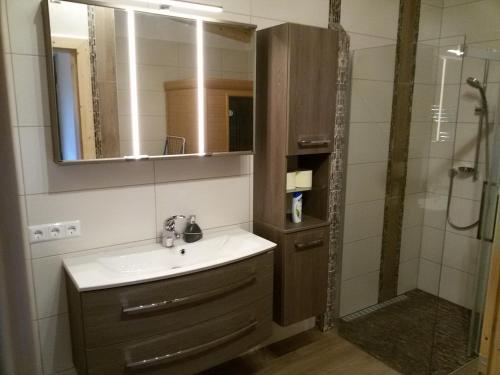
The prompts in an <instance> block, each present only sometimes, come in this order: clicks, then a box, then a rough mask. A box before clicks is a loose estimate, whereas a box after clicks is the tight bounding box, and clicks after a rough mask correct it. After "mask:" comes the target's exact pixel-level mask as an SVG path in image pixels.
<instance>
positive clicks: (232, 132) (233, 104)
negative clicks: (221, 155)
mask: <svg viewBox="0 0 500 375" xmlns="http://www.w3.org/2000/svg"><path fill="white" fill-rule="evenodd" d="M228 104H229V111H228V117H229V151H247V150H251V149H252V148H253V98H252V97H248V96H229V97H228Z"/></svg>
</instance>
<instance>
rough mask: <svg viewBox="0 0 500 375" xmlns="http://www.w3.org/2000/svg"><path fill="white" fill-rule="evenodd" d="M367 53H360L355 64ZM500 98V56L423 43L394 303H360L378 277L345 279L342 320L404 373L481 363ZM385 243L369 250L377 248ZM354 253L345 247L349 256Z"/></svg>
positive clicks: (456, 42)
mask: <svg viewBox="0 0 500 375" xmlns="http://www.w3.org/2000/svg"><path fill="white" fill-rule="evenodd" d="M379 48H380V49H385V50H387V49H388V48H393V46H384V47H379ZM366 53H367V51H364V50H361V51H355V52H354V56H353V59H352V60H353V61H354V64H359V61H360V60H361V61H362V60H363V54H366ZM370 55H371V56H378V55H380V56H382V55H383V53H382V51H380V53H377V52H376V51H370ZM356 79H357V77H356V66H355V67H354V76H353V80H354V81H355V80H356ZM354 84H355V85H356V84H357V83H356V82H355V83H354ZM356 90H357V89H356V87H354V88H353V93H352V95H353V99H352V100H353V101H356V100H359V99H356V98H354V96H355V95H359V93H358V92H356ZM499 93H500V52H498V51H496V50H495V49H493V48H491V47H489V46H485V45H481V44H474V43H470V44H468V43H467V41H466V40H465V37H464V36H457V37H447V38H438V39H433V40H426V41H425V42H420V43H419V44H418V47H417V59H416V72H415V83H414V94H413V105H412V119H411V126H410V143H409V148H408V161H407V165H406V167H407V179H406V190H405V205H404V215H403V223H402V228H394V230H399V231H401V235H402V241H401V248H400V249H399V254H398V256H399V264H400V266H399V270H397V271H395V274H394V277H395V278H397V283H398V292H397V296H394V298H391V299H387V300H381V299H380V298H378V299H377V300H376V301H373V300H370V299H366V300H364V301H363V300H362V298H361V296H363V295H364V294H366V295H373V294H374V290H375V291H378V289H376V286H375V287H374V285H373V284H374V283H377V282H378V279H379V277H378V274H377V273H376V272H375V273H374V276H373V278H372V279H371V283H369V282H366V283H365V284H364V285H362V283H361V282H360V281H356V283H357V286H356V287H357V289H356V288H354V287H351V286H350V284H354V281H353V280H369V279H368V278H365V279H363V278H362V277H358V276H356V277H358V279H357V278H349V277H342V285H341V301H340V315H341V318H340V320H339V333H340V334H341V335H342V336H344V337H345V338H347V339H348V340H349V341H351V342H353V343H355V344H357V345H358V346H360V347H361V348H363V349H364V350H366V351H367V352H369V353H370V354H372V355H373V356H375V357H376V358H378V359H380V360H382V361H383V362H385V363H387V364H388V365H390V366H391V367H393V368H394V369H396V370H398V371H399V372H401V373H402V374H411V375H415V374H443V375H444V374H450V373H452V372H454V371H460V369H461V368H462V367H463V366H465V365H467V364H468V363H470V362H471V361H473V360H477V358H478V356H479V353H480V345H481V327H482V321H483V311H484V304H485V294H486V288H487V278H488V270H489V262H490V252H491V241H492V239H493V234H492V233H493V229H494V225H495V217H496V215H497V206H498V202H497V200H498V186H499V182H500V130H499V128H500V125H499V123H500V116H499V115H498V113H497V108H498V106H499V105H500V104H499V101H500V95H499ZM352 116H353V113H352V112H351V133H353V131H354V132H356V131H357V125H356V121H354V124H353V121H352ZM357 116H358V115H357V114H354V117H355V118H356V117H357ZM353 129H354V130H353ZM390 147H395V146H394V145H389V148H390ZM349 178H350V176H349V170H348V176H347V179H348V181H349ZM348 186H349V182H348ZM348 194H349V191H348ZM347 203H348V207H347V209H348V210H349V198H348V202H347ZM346 221H348V220H347V219H346ZM346 225H347V223H346ZM348 230H349V229H346V231H348ZM347 237H349V236H347ZM380 240H381V239H380V237H377V236H374V237H372V238H371V239H369V241H366V240H365V243H364V244H363V246H373V248H374V249H378V248H380V243H379V242H378V241H380ZM377 246H378V247H377ZM354 248H355V246H353V245H352V244H351V243H350V242H349V243H347V244H346V243H344V254H343V257H344V258H346V257H349V254H348V252H349V251H353V250H352V249H354ZM383 251H384V249H380V252H382V253H383ZM375 259H376V260H377V261H379V262H380V255H379V256H378V257H375ZM363 261H364V262H366V260H363ZM349 262H351V263H352V261H350V260H348V261H344V262H343V270H342V272H344V271H346V272H350V271H349V270H350V269H352V268H354V267H353V266H352V265H351V264H350V263H349ZM357 262H361V260H360V259H358V260H357ZM380 268H381V267H380ZM380 268H379V269H380ZM378 272H380V271H378ZM370 288H371V289H370ZM368 289H370V290H371V292H370V293H366V291H367V290H368ZM353 291H354V292H353ZM348 293H349V294H348ZM352 293H357V294H358V295H357V296H356V298H358V297H359V299H360V301H357V302H358V303H350V301H351V300H352V299H353V298H354V297H352V295H351V294H352ZM374 302H375V303H374Z"/></svg>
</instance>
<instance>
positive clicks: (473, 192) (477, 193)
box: [453, 161, 485, 200]
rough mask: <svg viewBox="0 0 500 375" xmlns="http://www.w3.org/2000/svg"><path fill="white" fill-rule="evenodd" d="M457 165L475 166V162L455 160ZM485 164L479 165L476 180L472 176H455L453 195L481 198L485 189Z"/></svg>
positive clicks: (474, 198)
mask: <svg viewBox="0 0 500 375" xmlns="http://www.w3.org/2000/svg"><path fill="white" fill-rule="evenodd" d="M456 167H471V168H472V167H474V163H473V162H463V161H455V168H456ZM484 169H485V166H484V164H482V163H480V164H479V165H478V170H479V174H478V179H477V181H474V180H473V179H472V178H470V177H469V178H459V177H455V180H454V182H453V197H459V198H465V199H473V200H480V199H481V193H482V190H483V181H484V180H485V178H484V173H485V170H484Z"/></svg>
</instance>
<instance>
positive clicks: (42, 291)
mask: <svg viewBox="0 0 500 375" xmlns="http://www.w3.org/2000/svg"><path fill="white" fill-rule="evenodd" d="M33 280H34V285H35V293H36V302H37V317H38V319H40V318H46V317H49V316H53V315H57V314H61V313H65V312H67V311H68V307H67V300H66V286H65V283H64V272H63V266H62V257H61V256H52V257H45V258H40V259H34V260H33Z"/></svg>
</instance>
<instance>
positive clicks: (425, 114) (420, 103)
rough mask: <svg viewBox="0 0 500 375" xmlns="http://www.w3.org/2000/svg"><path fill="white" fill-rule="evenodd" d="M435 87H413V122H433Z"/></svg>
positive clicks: (416, 85) (416, 84)
mask: <svg viewBox="0 0 500 375" xmlns="http://www.w3.org/2000/svg"><path fill="white" fill-rule="evenodd" d="M434 94H435V86H434V85H429V84H422V83H415V85H414V87H413V104H412V111H411V121H412V122H431V121H432V117H433V111H432V108H433V105H434Z"/></svg>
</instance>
